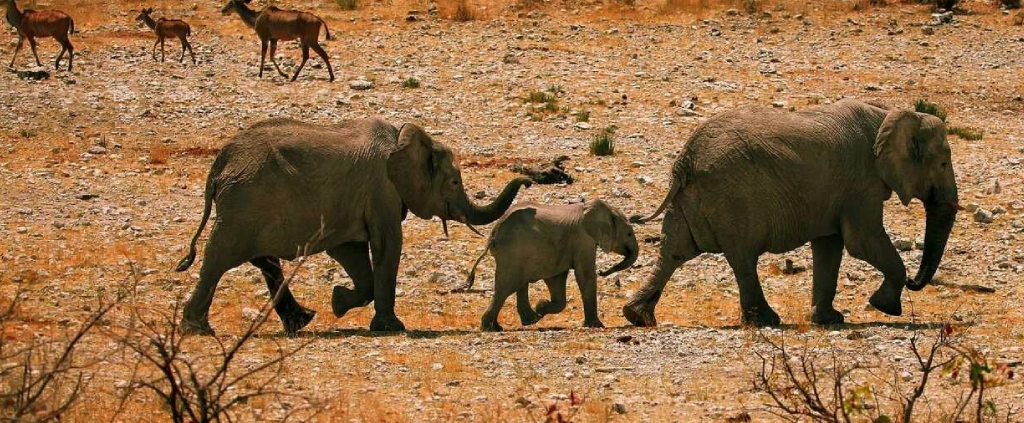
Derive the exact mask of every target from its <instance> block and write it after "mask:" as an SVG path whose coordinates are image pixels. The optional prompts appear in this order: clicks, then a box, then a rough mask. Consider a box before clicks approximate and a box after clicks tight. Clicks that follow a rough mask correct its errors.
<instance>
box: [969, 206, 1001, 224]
mask: <svg viewBox="0 0 1024 423" xmlns="http://www.w3.org/2000/svg"><path fill="white" fill-rule="evenodd" d="M995 220H996V217H995V215H993V214H992V212H990V211H988V210H985V209H982V208H979V209H978V210H977V211H975V212H974V221H975V222H978V223H992V222H994V221H995Z"/></svg>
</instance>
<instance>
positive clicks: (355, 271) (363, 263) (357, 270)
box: [327, 242, 374, 317]
mask: <svg viewBox="0 0 1024 423" xmlns="http://www.w3.org/2000/svg"><path fill="white" fill-rule="evenodd" d="M327 255H329V256H331V258H333V259H334V260H335V261H337V262H338V263H339V264H341V267H342V268H344V269H345V273H348V276H349V277H350V278H352V283H353V284H354V285H355V288H356V289H355V290H351V289H348V288H346V287H343V286H335V287H334V292H333V293H332V295H331V310H332V311H333V312H334V316H335V317H341V316H344V315H345V313H348V311H349V310H351V309H353V308H356V307H364V306H366V305H368V304H370V302H372V301H373V283H374V282H373V265H372V264H370V246H369V244H368V243H366V242H351V243H348V244H342V245H339V246H337V247H334V248H331V249H328V250H327Z"/></svg>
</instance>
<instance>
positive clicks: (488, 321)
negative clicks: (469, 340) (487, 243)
mask: <svg viewBox="0 0 1024 423" xmlns="http://www.w3.org/2000/svg"><path fill="white" fill-rule="evenodd" d="M521 285H526V283H525V282H522V281H521V280H520V278H519V276H518V275H516V276H510V275H509V274H507V273H503V272H502V269H501V268H500V267H498V268H497V269H496V271H495V272H494V296H493V297H491V304H490V305H489V306H487V310H485V311H484V315H483V316H481V317H480V331H482V332H500V331H501V330H502V327H501V325H500V324H498V315H500V314H501V307H502V306H504V305H505V300H507V299H508V297H509V296H511V295H512V294H514V293H516V292H518V291H519V290H520V286H521Z"/></svg>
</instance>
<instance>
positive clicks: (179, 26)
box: [135, 7, 196, 64]
mask: <svg viewBox="0 0 1024 423" xmlns="http://www.w3.org/2000/svg"><path fill="white" fill-rule="evenodd" d="M150 13H153V8H152V7H150V8H149V9H142V13H139V16H137V17H136V18H135V20H137V21H142V22H143V23H145V24H146V26H148V27H149V29H152V30H153V32H155V33H156V42H155V43H153V60H156V45H157V44H160V61H161V62H163V61H164V57H165V56H166V54H165V53H164V39H166V38H169V37H178V40H180V41H181V57H180V58H178V62H179V63H180V62H182V61H184V60H185V49H188V54H189V56H192V64H195V63H196V53H195V52H193V51H192V45H191V44H189V43H188V37H189V36H190V35H192V28H191V27H189V26H188V23H186V22H185V21H183V20H180V19H164V18H160V19H158V20H155V21H154V20H153V17H151V16H149V15H150Z"/></svg>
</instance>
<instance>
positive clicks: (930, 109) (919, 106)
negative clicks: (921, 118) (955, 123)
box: [914, 99, 946, 122]
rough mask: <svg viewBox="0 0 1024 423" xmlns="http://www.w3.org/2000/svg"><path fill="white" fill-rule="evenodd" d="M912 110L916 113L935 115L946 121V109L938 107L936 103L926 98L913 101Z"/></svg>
mask: <svg viewBox="0 0 1024 423" xmlns="http://www.w3.org/2000/svg"><path fill="white" fill-rule="evenodd" d="M914 110H915V111H917V112H918V113H927V114H929V115H932V116H935V117H937V118H939V119H942V121H943V122H945V121H946V111H945V110H943V109H942V107H939V105H938V104H935V103H931V102H928V101H927V100H924V99H921V100H917V102H916V103H914Z"/></svg>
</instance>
